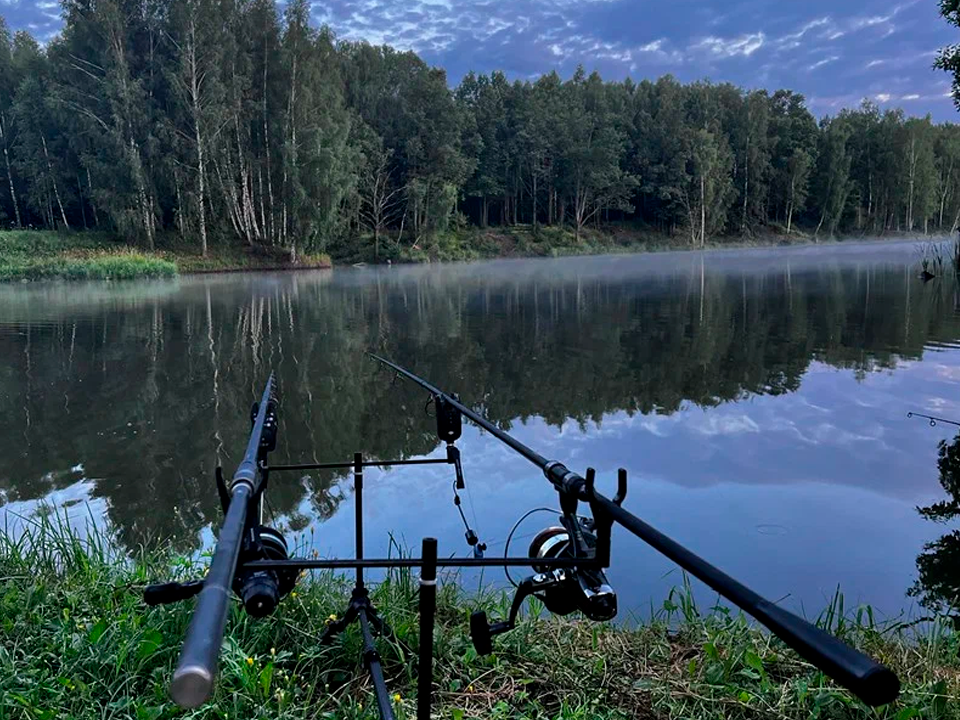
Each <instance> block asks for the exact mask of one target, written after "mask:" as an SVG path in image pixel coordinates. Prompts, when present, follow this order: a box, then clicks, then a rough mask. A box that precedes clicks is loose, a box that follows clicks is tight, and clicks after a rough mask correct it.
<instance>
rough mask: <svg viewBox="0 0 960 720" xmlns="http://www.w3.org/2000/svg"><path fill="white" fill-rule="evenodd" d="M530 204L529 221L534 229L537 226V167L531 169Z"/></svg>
mask: <svg viewBox="0 0 960 720" xmlns="http://www.w3.org/2000/svg"><path fill="white" fill-rule="evenodd" d="M531 205H532V206H533V214H532V216H531V218H530V222H531V224H532V225H533V228H534V230H536V228H537V169H536V167H534V169H533V196H532V202H531Z"/></svg>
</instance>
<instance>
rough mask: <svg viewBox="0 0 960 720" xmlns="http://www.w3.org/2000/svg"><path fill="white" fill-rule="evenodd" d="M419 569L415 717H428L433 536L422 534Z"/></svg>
mask: <svg viewBox="0 0 960 720" xmlns="http://www.w3.org/2000/svg"><path fill="white" fill-rule="evenodd" d="M421 556H422V557H423V567H422V569H421V570H420V664H419V666H418V668H417V720H430V700H431V695H432V693H433V624H434V618H435V617H436V614H437V539H436V538H424V539H423V548H422V550H421Z"/></svg>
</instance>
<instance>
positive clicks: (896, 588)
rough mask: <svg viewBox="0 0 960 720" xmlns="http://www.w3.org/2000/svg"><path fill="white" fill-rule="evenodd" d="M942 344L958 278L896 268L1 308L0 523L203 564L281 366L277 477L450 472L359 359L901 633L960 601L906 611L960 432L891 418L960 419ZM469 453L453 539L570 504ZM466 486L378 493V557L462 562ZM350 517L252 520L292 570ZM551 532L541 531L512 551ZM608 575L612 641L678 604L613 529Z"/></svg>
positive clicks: (758, 565)
mask: <svg viewBox="0 0 960 720" xmlns="http://www.w3.org/2000/svg"><path fill="white" fill-rule="evenodd" d="M958 342H960V295H958V289H957V285H956V282H955V280H954V279H952V278H950V279H945V280H943V281H935V282H931V283H928V284H924V283H922V282H921V281H920V280H919V279H918V277H917V267H916V253H915V249H914V245H913V244H912V243H883V244H880V243H874V244H849V243H844V244H840V245H833V246H824V247H806V248H792V249H765V250H744V251H717V252H707V253H665V254H656V255H638V256H631V257H596V258H571V259H556V260H550V259H544V260H517V261H497V262H489V263H478V264H463V265H445V266H440V267H437V266H433V267H392V268H391V267H385V268H378V269H343V270H336V271H325V272H324V271H314V272H303V273H278V274H232V275H220V276H193V277H183V278H180V279H178V280H172V281H162V282H149V283H136V284H132V283H131V284H127V283H91V284H67V283H48V284H30V285H19V284H17V285H6V286H3V287H0V353H2V357H3V364H2V368H0V438H2V439H3V448H4V452H3V455H2V456H0V505H2V507H0V514H2V515H3V518H2V519H3V521H4V522H6V523H7V526H8V532H16V526H17V523H19V522H23V521H22V520H21V519H20V518H22V517H30V516H31V515H33V514H35V513H38V512H50V510H51V509H56V510H57V511H58V512H60V513H62V514H64V513H65V514H67V515H68V516H69V518H70V521H71V522H72V523H74V525H75V526H76V527H78V528H80V529H81V531H82V532H87V531H89V526H91V525H95V526H96V527H97V528H99V530H100V531H101V532H109V533H111V534H112V536H113V537H114V539H115V542H116V543H118V544H119V545H120V546H122V547H123V548H126V549H135V548H136V547H138V546H139V545H141V544H150V543H151V542H155V541H158V540H168V539H169V540H170V541H172V542H173V544H174V545H175V547H176V548H177V549H178V550H179V551H180V552H183V553H187V554H192V553H196V552H198V551H200V550H201V549H203V548H205V547H209V546H210V543H211V542H212V538H213V534H212V531H211V529H210V528H211V523H218V522H219V507H218V503H217V497H216V492H215V486H214V468H215V467H216V466H217V465H218V464H222V465H223V467H224V470H225V472H226V473H227V474H228V475H229V474H231V473H232V472H233V470H234V468H235V467H236V464H237V463H238V461H239V460H240V457H241V455H242V453H243V449H244V446H245V441H246V436H247V433H248V431H249V410H250V404H251V403H252V402H253V401H254V400H255V399H258V398H259V393H260V390H261V388H262V386H263V383H264V381H265V380H266V377H267V375H268V373H269V372H270V371H271V370H273V371H275V372H276V374H277V378H278V381H279V388H280V397H281V402H282V405H281V425H280V434H279V443H278V447H277V450H276V452H275V453H274V454H273V456H272V462H274V463H280V462H285V461H289V462H301V463H307V462H314V461H316V462H327V461H348V460H350V459H351V458H352V457H353V453H354V452H358V451H362V452H363V453H364V454H365V455H368V456H370V457H375V458H378V459H393V458H402V457H423V456H433V457H441V456H443V448H442V447H441V446H439V444H438V442H437V439H436V434H435V430H434V427H435V425H434V420H433V419H432V418H431V417H429V416H428V415H427V414H426V413H425V408H424V403H425V401H426V399H427V398H426V395H425V393H424V392H422V391H421V390H419V389H418V388H416V387H415V386H413V385H412V384H411V383H403V382H392V381H391V380H392V375H391V374H390V373H388V372H386V371H382V370H379V369H378V368H377V366H376V365H375V363H373V362H372V361H371V360H369V359H368V358H366V357H365V355H364V353H365V351H367V350H373V351H376V352H378V353H379V354H382V355H384V356H386V357H389V358H391V359H393V360H394V361H396V362H398V363H400V364H401V365H404V366H406V367H408V368H410V369H411V370H413V371H414V372H416V373H418V374H420V375H422V376H424V377H425V378H427V379H429V380H430V381H432V382H433V383H434V384H436V385H439V386H440V387H441V388H443V389H445V390H447V391H448V392H457V393H459V394H460V395H461V397H462V399H463V400H464V401H465V402H466V403H468V404H470V405H472V406H474V407H477V408H480V409H481V410H482V412H483V413H484V414H485V415H486V416H487V417H488V418H490V419H491V420H492V421H494V422H496V423H497V424H498V425H499V426H501V427H503V428H505V429H508V430H509V431H510V432H511V433H513V434H515V436H516V437H517V438H518V439H520V440H521V441H522V442H524V443H526V444H528V445H530V446H532V447H533V448H534V449H536V450H538V451H539V452H540V453H541V454H543V455H545V456H548V457H551V458H556V459H558V460H561V461H564V462H565V463H566V464H568V465H569V466H570V467H571V468H574V469H576V470H578V471H580V472H581V473H582V472H584V471H585V469H586V468H587V467H588V466H592V467H595V468H596V469H597V473H598V484H599V485H600V486H601V487H602V488H603V489H605V490H608V491H609V492H610V493H611V494H612V492H613V487H614V484H615V478H616V472H617V468H619V467H624V468H626V469H627V470H628V472H629V476H630V493H629V496H628V499H627V501H626V503H625V506H626V507H628V508H629V509H630V510H632V511H633V512H634V513H636V514H638V515H640V516H641V517H642V518H644V519H645V520H647V521H648V522H649V523H651V524H652V525H654V526H655V527H657V528H658V529H660V530H661V531H663V532H666V533H667V534H668V535H670V536H672V537H673V538H674V539H676V540H678V541H680V542H681V543H683V544H685V545H688V546H689V547H690V548H691V549H693V550H694V551H696V552H698V553H700V554H702V555H703V556H704V557H705V558H706V559H708V560H709V561H711V562H712V563H714V564H716V565H718V566H719V567H721V568H722V569H724V570H726V571H727V572H729V573H730V574H732V575H734V576H735V577H737V578H738V579H740V580H741V581H743V582H745V583H746V584H747V585H749V586H751V587H753V588H754V589H756V590H758V591H759V592H761V593H763V594H765V595H767V596H768V597H770V598H771V599H774V600H780V599H782V602H783V604H784V605H785V606H787V607H789V608H791V609H793V610H803V611H805V612H806V613H807V614H808V615H811V614H816V613H817V612H819V611H820V610H821V609H822V608H823V607H825V606H826V604H827V603H828V602H829V599H830V598H831V597H832V596H833V594H834V592H835V590H836V589H837V588H838V587H839V588H840V589H841V590H842V591H843V593H844V595H845V599H846V604H847V605H848V606H850V605H854V604H856V603H861V602H862V603H870V604H872V605H873V606H874V607H875V608H876V609H877V611H878V612H879V613H881V614H883V615H885V616H887V617H890V616H896V615H897V614H899V613H900V612H901V611H903V612H905V613H907V614H911V615H914V614H917V613H918V611H919V610H920V608H918V607H917V598H916V597H914V596H908V595H907V591H908V590H909V589H910V588H911V587H914V594H915V595H916V593H917V592H919V594H920V597H923V596H924V595H925V594H929V593H931V592H933V593H935V592H942V586H949V585H950V583H951V582H953V587H956V585H957V584H958V583H960V579H957V578H956V577H955V576H951V577H948V578H946V579H944V578H943V577H942V576H941V577H939V582H940V585H938V587H939V588H940V590H934V589H930V588H926V587H922V586H918V587H915V583H916V580H917V576H918V571H917V562H918V556H921V557H923V554H924V545H925V544H926V543H930V542H932V541H935V540H937V539H938V538H940V537H941V536H942V535H943V534H944V533H945V532H946V533H949V532H950V531H951V529H952V528H955V527H956V523H954V524H953V525H952V526H951V525H947V526H946V527H944V526H943V525H939V524H936V523H933V522H931V521H929V520H927V519H924V518H923V517H921V516H920V514H919V513H918V512H917V506H922V505H928V504H930V503H933V502H936V501H939V500H943V499H945V498H946V495H945V493H944V491H943V489H942V488H941V484H940V482H939V473H938V469H937V444H938V442H939V441H941V440H947V441H950V440H952V439H953V437H954V436H955V435H956V432H955V431H956V428H951V427H950V426H946V425H942V424H941V425H938V426H937V427H930V426H929V424H928V423H927V422H926V421H923V420H917V419H908V418H907V412H908V411H918V412H927V413H930V414H934V415H938V416H942V417H947V418H954V419H957V420H960V394H958V389H960V345H958ZM458 446H459V447H460V448H461V451H462V453H463V468H464V475H465V477H466V482H467V491H466V492H464V493H463V497H464V508H465V512H466V513H467V517H468V519H469V520H470V523H471V525H473V526H474V528H475V529H476V530H477V532H478V533H479V535H480V537H481V539H482V540H484V541H485V542H486V543H487V544H488V545H489V550H488V554H493V553H501V554H502V552H503V541H504V539H505V537H506V534H507V532H508V531H509V529H510V527H511V526H512V525H513V523H514V522H515V521H516V520H517V519H518V518H519V516H520V515H521V514H522V513H523V512H525V511H526V510H527V509H530V508H534V507H539V506H547V507H553V506H555V505H556V495H555V493H554V492H553V490H552V488H551V487H550V485H549V484H548V483H547V482H546V481H545V480H544V479H543V477H542V475H541V474H540V473H539V472H538V471H537V469H536V468H535V467H534V466H532V465H530V464H529V463H527V462H526V461H525V460H523V459H522V458H520V457H519V456H517V455H515V454H513V453H512V452H511V451H510V450H508V449H507V448H506V447H504V446H502V445H501V444H499V443H498V442H497V441H496V440H494V439H493V438H492V437H490V436H489V434H485V433H481V432H480V431H478V430H477V429H476V428H474V427H472V426H468V425H465V426H464V433H463V438H462V440H461V441H460V442H459V443H458ZM452 479H453V478H452V471H451V468H449V467H448V466H445V465H437V466H422V467H407V468H399V467H395V468H387V469H384V470H381V471H370V472H368V473H367V475H366V487H365V490H366V492H365V501H366V508H365V510H366V516H365V517H366V531H367V554H368V555H373V554H380V553H386V552H387V550H388V549H389V538H390V534H391V533H392V535H393V537H395V538H396V540H397V541H398V542H399V543H400V544H401V545H403V546H406V547H408V548H411V549H417V550H418V548H419V540H420V538H421V536H423V535H425V534H430V535H433V536H436V537H438V538H439V541H440V552H441V554H446V555H451V554H456V555H467V554H468V553H469V549H468V548H467V546H466V543H465V541H464V538H463V526H462V523H461V521H460V518H459V516H458V514H457V512H456V509H455V508H454V506H453V492H452ZM351 497H352V495H351V488H350V481H349V478H348V477H347V476H346V475H343V474H335V473H333V472H330V471H327V472H313V473H303V474H302V476H298V475H289V474H287V475H278V476H276V477H274V478H272V479H271V487H270V492H269V506H268V508H267V509H268V514H270V515H271V516H272V517H273V518H274V521H275V522H276V523H277V524H279V525H280V526H282V527H284V528H286V529H288V530H290V531H292V532H295V533H297V535H298V538H299V540H298V542H299V544H300V547H301V552H304V551H306V552H312V551H313V550H316V551H317V552H318V553H320V554H323V555H331V556H347V555H350V554H352V551H353V545H352V543H353V535H352V532H353V530H352V514H351V513H352V506H351V504H350V500H351ZM549 524H554V523H553V520H552V519H551V518H550V517H549V516H547V515H545V514H539V515H534V516H532V517H531V518H529V519H528V520H527V521H526V522H524V523H523V524H522V525H521V526H520V529H519V530H518V531H517V537H518V539H517V540H516V541H515V545H514V546H513V547H512V548H511V550H512V551H516V552H525V550H526V544H527V543H529V538H530V536H531V535H532V534H533V533H535V532H536V531H537V530H538V529H539V528H541V527H543V526H545V525H549ZM519 538H522V539H519ZM926 555H927V556H929V555H930V553H929V552H927V553H926ZM941 565H942V564H941ZM957 572H960V571H957ZM927 575H929V573H927ZM501 577H502V574H501V573H499V572H488V573H487V575H486V576H485V577H484V578H482V581H483V582H500V581H501ZM609 577H610V579H611V582H612V584H613V585H614V586H615V588H616V589H617V591H618V593H619V595H620V607H621V612H622V615H623V616H625V617H626V616H629V615H630V613H636V614H638V615H644V614H647V613H648V612H649V610H650V608H651V606H652V607H654V608H655V607H658V606H659V605H660V603H661V602H662V601H663V599H664V598H665V597H666V595H667V593H668V591H669V589H670V588H671V587H673V586H675V585H678V584H680V583H681V582H682V578H681V576H680V574H679V572H678V571H677V570H676V569H675V568H674V567H673V566H672V565H671V564H670V563H669V562H667V561H665V560H664V559H663V558H661V557H660V556H658V555H657V554H656V553H655V552H654V551H652V550H650V549H649V548H647V547H646V546H645V545H644V544H643V543H642V542H641V541H639V540H637V539H634V538H633V537H632V536H630V535H628V534H627V533H626V532H622V531H617V532H616V533H615V536H614V547H613V566H612V568H611V570H610V573H609ZM479 581H481V578H476V577H474V576H472V575H466V576H464V577H463V578H462V582H463V583H464V584H465V585H467V586H475V585H476V583H477V582H479ZM698 587H699V589H698V591H697V593H698V595H699V596H700V598H701V599H703V600H704V602H706V603H708V604H709V603H710V602H711V601H712V599H713V597H714V595H713V594H712V593H710V592H709V591H707V590H706V589H704V588H702V587H700V586H698Z"/></svg>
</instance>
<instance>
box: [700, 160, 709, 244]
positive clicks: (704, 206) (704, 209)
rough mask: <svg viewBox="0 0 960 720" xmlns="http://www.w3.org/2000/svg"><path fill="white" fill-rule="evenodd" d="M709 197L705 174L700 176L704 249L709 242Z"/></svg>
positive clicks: (701, 238)
mask: <svg viewBox="0 0 960 720" xmlns="http://www.w3.org/2000/svg"><path fill="white" fill-rule="evenodd" d="M706 201H707V196H706V178H704V176H703V173H701V174H700V247H701V248H702V247H703V246H704V244H705V243H706V241H707V203H706Z"/></svg>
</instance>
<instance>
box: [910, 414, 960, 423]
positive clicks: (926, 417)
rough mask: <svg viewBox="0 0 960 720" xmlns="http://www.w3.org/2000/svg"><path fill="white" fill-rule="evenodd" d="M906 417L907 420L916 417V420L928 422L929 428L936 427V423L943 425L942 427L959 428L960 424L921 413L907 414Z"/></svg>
mask: <svg viewBox="0 0 960 720" xmlns="http://www.w3.org/2000/svg"><path fill="white" fill-rule="evenodd" d="M907 417H908V418H915V417H917V418H923V419H924V420H929V421H930V427H936V426H937V423H943V424H944V425H954V426H956V427H960V422H957V421H956V420H947V419H946V418H942V417H936V416H934V415H924V414H923V413H917V412H908V413H907Z"/></svg>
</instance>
